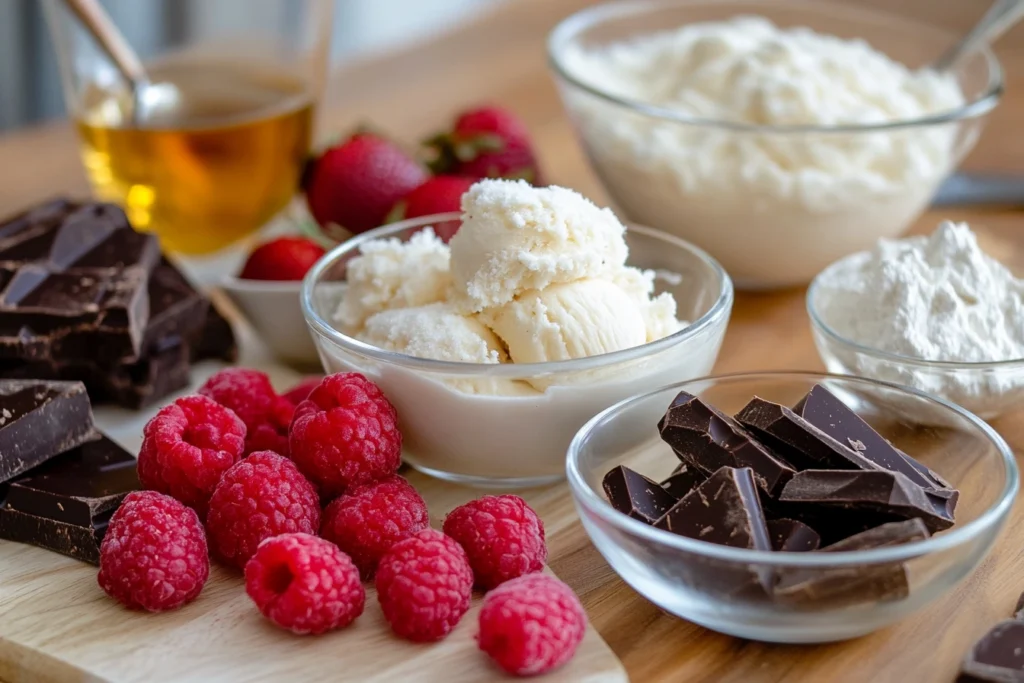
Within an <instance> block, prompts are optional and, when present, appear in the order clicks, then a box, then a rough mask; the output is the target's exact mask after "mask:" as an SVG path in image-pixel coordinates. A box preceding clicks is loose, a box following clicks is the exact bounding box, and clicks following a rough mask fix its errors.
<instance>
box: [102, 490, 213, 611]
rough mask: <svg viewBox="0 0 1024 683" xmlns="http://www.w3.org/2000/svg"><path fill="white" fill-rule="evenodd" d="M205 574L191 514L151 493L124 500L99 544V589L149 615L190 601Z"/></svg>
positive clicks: (201, 542) (201, 536) (206, 564)
mask: <svg viewBox="0 0 1024 683" xmlns="http://www.w3.org/2000/svg"><path fill="white" fill-rule="evenodd" d="M209 576H210V557H209V555H208V554H207V551H206V534H205V533H203V525H202V524H201V523H200V522H199V517H198V516H197V515H196V513H195V511H194V510H192V509H190V508H187V507H185V506H184V505H182V504H181V503H180V502H178V501H176V500H175V499H173V498H171V497H170V496H165V495H163V494H162V493H157V492H156V491H133V492H131V493H129V494H128V495H127V496H125V499H124V502H122V503H121V507H119V508H118V509H117V510H116V511H115V512H114V515H113V517H111V518H110V525H109V526H108V527H107V533H106V535H104V537H103V543H102V544H100V573H99V577H98V580H99V584H100V588H102V589H103V590H104V591H106V593H107V595H109V596H110V597H112V598H114V599H115V600H117V601H118V602H120V603H121V604H123V605H124V606H126V607H129V608H131V609H144V610H147V611H149V612H162V611H164V610H169V609H174V608H175V607H181V606H182V605H184V604H185V603H186V602H190V601H191V600H194V599H195V598H196V596H198V595H199V592H200V591H201V590H203V584H205V583H206V579H207V578H208V577H209Z"/></svg>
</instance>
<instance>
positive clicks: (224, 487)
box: [206, 451, 320, 568]
mask: <svg viewBox="0 0 1024 683" xmlns="http://www.w3.org/2000/svg"><path fill="white" fill-rule="evenodd" d="M319 528H320V496H319V494H317V492H316V488H315V487H314V486H313V485H312V484H311V483H309V480H308V479H306V478H305V477H304V476H302V472H299V468H297V467H296V466H295V463H293V462H292V461H291V460H289V459H288V458H285V457H283V456H280V455H278V454H277V453H274V452H272V451H257V452H256V453H253V454H252V455H250V456H249V457H247V458H246V459H245V460H242V461H240V462H237V463H235V464H234V465H232V466H231V469H229V470H228V471H227V472H225V473H224V476H223V477H221V479H220V483H218V484H217V488H215V489H214V490H213V495H212V496H210V508H209V512H208V513H207V515H206V530H207V532H208V533H209V534H210V546H211V548H212V550H213V552H214V553H215V554H216V555H217V556H218V557H220V558H222V559H224V560H226V561H227V562H229V563H231V564H233V565H235V566H237V567H239V568H242V567H245V563H246V562H248V561H249V558H251V557H252V556H253V554H254V553H255V552H256V548H257V547H258V546H259V544H260V543H261V542H262V541H263V540H265V539H268V538H271V537H273V536H279V535H281V534H287V533H294V532H299V531H301V532H304V533H307V534H316V532H317V530H318V529H319Z"/></svg>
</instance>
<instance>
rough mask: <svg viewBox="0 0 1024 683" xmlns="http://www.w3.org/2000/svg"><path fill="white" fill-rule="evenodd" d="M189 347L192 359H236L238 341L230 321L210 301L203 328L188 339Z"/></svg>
mask: <svg viewBox="0 0 1024 683" xmlns="http://www.w3.org/2000/svg"><path fill="white" fill-rule="evenodd" d="M190 347H191V349H192V360H193V361H197V360H205V359H208V358H210V359H214V360H222V361H224V362H226V363H234V362H235V361H237V360H238V343H237V342H236V341H235V333H234V331H233V330H232V329H231V323H229V322H228V321H227V318H225V317H224V315H223V314H222V313H221V312H220V311H219V310H218V309H217V306H216V305H214V304H212V303H211V304H210V309H209V312H208V313H207V314H206V320H205V321H204V323H203V328H202V330H200V332H199V334H198V335H197V336H196V338H195V339H193V340H190Z"/></svg>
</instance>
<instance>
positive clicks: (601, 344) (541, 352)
mask: <svg viewBox="0 0 1024 683" xmlns="http://www.w3.org/2000/svg"><path fill="white" fill-rule="evenodd" d="M481 319H482V320H483V321H484V322H486V323H487V325H488V326H489V327H490V328H491V329H492V330H494V332H495V333H496V334H497V335H498V336H499V337H501V339H503V340H504V341H505V344H506V346H507V347H508V353H509V356H511V357H512V361H513V362H515V363H542V362H545V361H559V360H569V359H572V358H584V357H587V356H596V355H598V354H601V353H610V352H612V351H620V350H622V349H628V348H631V347H634V346H639V345H640V344H643V343H645V342H646V341H647V327H646V325H645V323H644V318H643V316H642V315H641V313H640V308H639V307H638V306H637V305H636V302H635V301H634V300H633V298H631V297H630V296H629V294H627V293H626V292H625V291H623V289H622V288H621V287H618V286H617V285H615V284H614V283H612V282H609V281H607V280H596V279H587V280H577V281H576V282H570V283H565V284H557V285H551V286H550V287H547V288H545V289H543V290H530V291H528V292H525V293H524V294H522V295H520V296H519V297H518V298H517V299H515V300H514V301H510V302H509V303H507V304H504V305H503V306H499V307H497V308H493V309H489V310H487V311H485V312H484V313H482V314H481Z"/></svg>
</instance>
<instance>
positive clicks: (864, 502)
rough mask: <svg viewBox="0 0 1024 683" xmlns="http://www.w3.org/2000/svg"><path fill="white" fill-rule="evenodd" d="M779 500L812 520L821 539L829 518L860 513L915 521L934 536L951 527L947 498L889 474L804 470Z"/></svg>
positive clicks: (950, 514)
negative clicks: (807, 515) (919, 522)
mask: <svg viewBox="0 0 1024 683" xmlns="http://www.w3.org/2000/svg"><path fill="white" fill-rule="evenodd" d="M779 501H780V502H781V503H783V504H787V506H788V507H787V509H792V510H796V511H802V512H805V513H806V512H809V513H810V514H811V515H816V516H817V517H818V522H817V523H810V524H811V526H813V527H814V528H815V529H816V530H817V531H818V532H819V533H822V535H824V533H823V526H824V525H825V524H828V523H829V522H828V519H829V518H835V519H836V520H841V519H842V518H844V517H846V518H849V517H850V516H851V515H852V516H853V517H854V518H857V517H862V516H863V515H864V513H875V514H877V515H881V517H882V518H883V519H887V521H898V520H901V519H911V518H914V517H917V518H920V519H921V521H923V522H924V524H925V526H927V527H928V529H929V530H930V531H933V532H934V531H941V530H942V529H948V528H949V527H951V526H953V510H952V505H951V503H952V501H951V500H950V499H949V498H947V497H945V496H942V495H937V494H936V493H935V492H933V491H931V490H929V489H924V488H921V487H920V486H918V485H916V484H914V483H913V482H912V481H910V479H908V478H907V477H906V476H904V475H903V474H901V473H899V472H891V471H889V470H863V471H857V470H804V471H803V472H798V473H797V474H796V475H795V476H794V477H793V478H792V479H790V481H789V483H788V484H786V487H785V488H784V489H783V490H782V494H781V495H780V496H779ZM810 508H813V509H810ZM797 518H798V519H802V517H801V516H800V515H797Z"/></svg>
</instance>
